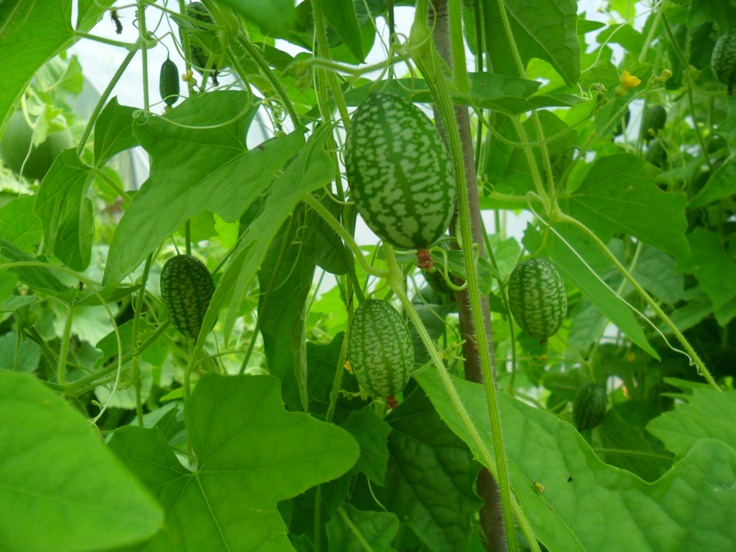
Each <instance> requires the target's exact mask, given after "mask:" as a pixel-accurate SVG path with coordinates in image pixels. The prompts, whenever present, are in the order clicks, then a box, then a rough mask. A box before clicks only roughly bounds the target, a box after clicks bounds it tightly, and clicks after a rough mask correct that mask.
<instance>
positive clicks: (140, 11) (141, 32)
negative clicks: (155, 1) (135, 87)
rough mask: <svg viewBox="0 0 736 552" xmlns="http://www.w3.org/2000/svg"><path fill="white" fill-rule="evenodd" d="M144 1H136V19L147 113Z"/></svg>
mask: <svg viewBox="0 0 736 552" xmlns="http://www.w3.org/2000/svg"><path fill="white" fill-rule="evenodd" d="M146 4H147V2H146V0H138V9H137V16H136V19H137V20H138V34H139V36H140V44H141V58H142V62H143V109H145V111H146V113H148V112H149V111H150V109H151V101H150V98H149V95H148V43H147V42H146V40H147V39H148V36H147V35H148V31H147V30H146Z"/></svg>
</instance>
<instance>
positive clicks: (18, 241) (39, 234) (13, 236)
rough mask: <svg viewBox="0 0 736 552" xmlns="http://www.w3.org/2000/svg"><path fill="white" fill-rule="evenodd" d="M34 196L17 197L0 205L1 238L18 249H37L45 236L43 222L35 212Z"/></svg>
mask: <svg viewBox="0 0 736 552" xmlns="http://www.w3.org/2000/svg"><path fill="white" fill-rule="evenodd" d="M35 201H36V198H35V197H34V196H22V197H17V198H15V199H13V200H11V201H9V202H8V203H6V204H5V205H3V206H2V207H0V238H2V239H4V240H5V241H7V242H8V243H11V244H13V245H14V246H15V247H17V248H18V249H21V250H23V251H27V252H31V251H36V248H37V247H38V244H39V243H41V239H42V238H43V224H42V223H41V219H39V218H38V217H37V216H36V214H35V213H34V212H33V205H34V203H35Z"/></svg>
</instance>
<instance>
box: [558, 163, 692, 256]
mask: <svg viewBox="0 0 736 552" xmlns="http://www.w3.org/2000/svg"><path fill="white" fill-rule="evenodd" d="M657 174H659V171H658V170H657V169H656V168H655V167H653V166H652V165H649V164H648V163H647V162H646V161H644V160H643V159H642V158H641V157H640V156H638V155H633V154H629V153H622V154H618V155H609V156H607V157H602V158H600V159H598V160H597V161H596V162H595V163H594V164H593V167H592V168H591V169H590V171H589V172H588V174H587V176H586V177H585V179H584V180H583V183H582V184H581V185H580V187H579V188H578V189H577V190H576V191H575V193H574V194H573V195H572V196H571V197H570V199H569V202H570V207H569V209H570V214H571V215H572V216H574V217H575V218H577V219H578V220H580V221H581V222H583V223H585V224H586V225H587V226H588V227H589V228H591V229H592V230H593V231H594V232H595V233H596V234H597V235H598V236H599V237H600V238H601V239H602V240H603V241H604V242H606V243H607V242H609V241H610V240H611V238H612V237H613V236H614V235H615V234H617V233H619V232H623V233H624V234H628V235H632V236H636V237H637V238H639V239H641V240H642V241H644V242H646V243H649V244H650V245H653V246H654V247H656V248H658V249H661V250H662V251H666V252H667V253H670V254H672V255H674V256H676V257H687V255H688V253H689V248H688V243H687V240H686V239H685V231H686V230H687V220H686V219H685V203H686V201H685V194H683V193H680V192H665V191H662V190H661V189H660V188H659V187H657V185H656V184H655V183H654V178H655V177H656V176H657Z"/></svg>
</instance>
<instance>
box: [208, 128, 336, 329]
mask: <svg viewBox="0 0 736 552" xmlns="http://www.w3.org/2000/svg"><path fill="white" fill-rule="evenodd" d="M329 131H330V129H329V128H328V127H322V128H320V129H318V130H317V131H316V132H315V133H313V134H312V135H311V136H310V138H309V141H308V142H307V144H306V146H304V147H302V149H301V151H299V155H298V156H297V157H296V159H294V160H293V161H292V162H291V163H289V165H288V166H287V167H286V169H284V171H283V173H282V174H281V175H280V176H279V178H278V179H277V180H276V181H275V182H274V183H273V185H272V186H271V188H270V189H269V191H268V195H267V196H266V199H265V201H264V204H263V207H262V209H261V211H260V213H259V214H258V216H257V217H256V218H255V219H254V220H253V222H252V223H251V224H250V225H249V226H248V228H247V229H246V230H245V232H244V233H243V235H242V236H241V240H240V243H239V244H238V247H237V249H236V250H235V252H234V254H233V257H232V260H231V261H230V264H229V265H228V266H227V268H226V269H225V272H224V273H223V275H222V278H221V279H220V283H219V285H218V286H217V288H216V289H215V294H214V295H213V296H212V300H211V301H210V307H209V309H208V310H207V314H206V315H205V319H204V321H203V322H202V327H203V328H204V327H210V326H208V325H211V324H214V322H215V320H216V318H217V315H218V313H219V310H220V308H221V307H222V305H224V303H225V300H226V299H227V298H228V297H230V308H229V309H228V316H227V318H226V320H225V328H224V330H223V332H224V334H225V336H226V337H228V336H229V335H230V333H231V331H232V328H233V325H234V324H235V318H236V315H237V312H238V308H239V305H240V299H241V298H242V297H243V295H244V294H245V292H246V289H247V287H248V285H249V284H250V282H251V280H252V279H253V276H255V274H256V272H257V271H258V269H259V268H260V266H261V263H262V262H263V258H264V256H265V255H266V252H267V250H268V247H269V245H270V244H271V242H272V241H273V239H274V237H275V235H276V233H277V231H278V229H279V228H280V227H281V225H282V224H283V223H284V221H285V220H286V219H287V218H288V217H289V215H290V214H291V212H292V211H293V210H294V207H296V205H297V203H299V202H300V201H301V199H302V198H303V197H304V196H305V195H306V194H308V193H310V192H313V191H315V190H318V189H319V188H321V187H322V186H325V185H326V184H327V183H328V182H330V180H332V176H333V175H334V166H333V161H332V157H330V156H329V155H328V154H327V152H326V151H325V149H324V144H325V139H326V138H327V136H328V135H329ZM294 134H295V133H292V134H291V135H289V136H287V137H286V138H284V139H282V140H288V139H289V137H293V136H294ZM292 139H293V138H292Z"/></svg>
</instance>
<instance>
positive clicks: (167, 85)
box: [158, 58, 179, 107]
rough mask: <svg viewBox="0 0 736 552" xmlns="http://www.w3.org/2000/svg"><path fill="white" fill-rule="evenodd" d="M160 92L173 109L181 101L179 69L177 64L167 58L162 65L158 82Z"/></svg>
mask: <svg viewBox="0 0 736 552" xmlns="http://www.w3.org/2000/svg"><path fill="white" fill-rule="evenodd" d="M158 91H159V93H160V94H161V99H162V100H163V101H164V103H166V105H168V106H169V107H171V106H172V105H174V104H175V103H176V102H177V101H178V100H179V69H178V68H177V67H176V63H174V62H173V61H171V60H170V59H169V58H166V61H164V62H163V64H162V65H161V73H160V74H159V80H158Z"/></svg>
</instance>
